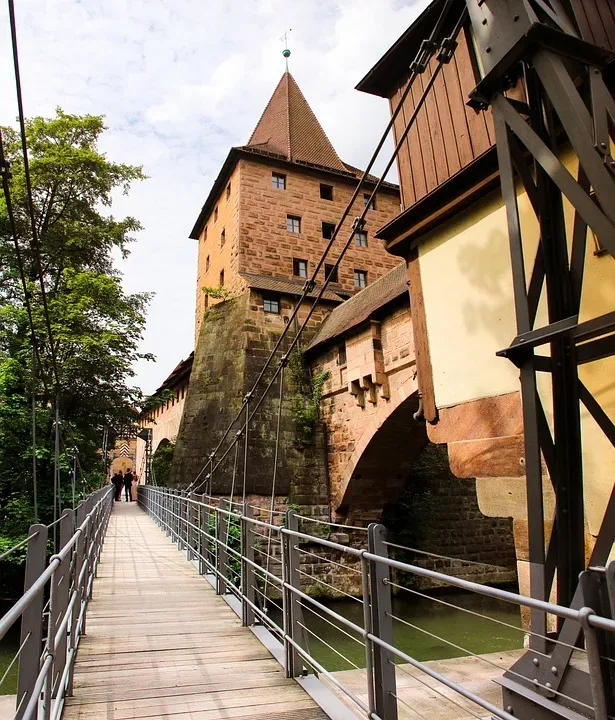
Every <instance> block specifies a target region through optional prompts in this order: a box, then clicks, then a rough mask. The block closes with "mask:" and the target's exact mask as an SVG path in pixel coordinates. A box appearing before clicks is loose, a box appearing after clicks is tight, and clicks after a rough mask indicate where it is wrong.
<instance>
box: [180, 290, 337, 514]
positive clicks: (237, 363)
mask: <svg viewBox="0 0 615 720" xmlns="http://www.w3.org/2000/svg"><path fill="white" fill-rule="evenodd" d="M291 303H292V300H291V299H289V298H283V299H282V314H281V315H279V316H274V315H271V314H266V313H264V312H263V306H262V296H261V295H260V294H259V293H257V292H246V293H243V294H242V295H240V296H238V297H236V298H233V299H232V300H229V301H225V302H222V303H218V304H217V305H215V306H214V307H212V308H210V309H209V310H208V311H207V313H206V314H205V318H204V322H203V325H202V327H201V332H200V335H199V341H198V343H197V347H196V350H195V355H194V363H193V368H192V375H191V379H190V385H189V387H188V393H187V396H186V401H185V406H184V414H183V417H182V422H181V425H180V429H179V433H178V436H177V442H176V447H175V454H174V460H173V466H172V469H171V476H170V484H171V485H173V486H176V487H185V486H187V485H189V484H190V483H191V482H192V481H193V480H194V478H195V477H196V476H197V475H198V474H199V472H201V471H202V470H203V468H204V467H205V465H206V462H207V457H208V455H209V453H210V452H211V451H212V450H213V449H214V448H215V446H216V445H217V443H218V442H219V440H220V438H221V437H222V434H223V432H224V430H225V429H226V427H227V425H228V424H229V422H230V421H231V419H232V418H233V417H234V416H235V415H236V414H237V412H238V410H239V409H240V407H241V404H242V400H243V397H244V395H245V393H246V392H247V391H248V390H249V389H250V388H251V387H252V385H253V383H254V381H255V380H256V377H257V375H258V373H259V372H260V370H261V368H262V367H263V365H264V363H265V360H266V358H267V357H268V355H269V353H270V351H271V349H272V348H273V346H274V344H275V342H276V341H277V339H278V337H279V335H280V332H281V331H282V328H283V327H284V315H288V314H289V312H290V306H291ZM305 311H306V309H304V310H303V311H302V313H301V315H304V313H305ZM326 312H328V311H327V308H326V307H323V309H322V310H319V311H317V312H316V313H315V315H314V318H313V322H314V325H317V324H319V323H320V322H322V319H323V317H324V314H325V313H326ZM280 355H281V352H280V353H279V355H278V358H277V359H279V356H280ZM276 365H277V362H274V363H272V365H271V367H270V368H269V370H268V372H267V373H266V375H265V377H264V378H263V381H262V383H261V385H260V388H259V391H258V392H257V396H256V397H260V393H262V391H263V390H264V388H265V387H266V385H267V383H268V381H269V380H270V379H271V377H272V376H273V372H274V369H275V367H276ZM294 392H295V388H294V385H293V381H292V377H291V376H290V373H289V372H288V371H287V372H286V373H285V383H284V400H283V410H282V422H281V436H280V448H279V458H278V474H277V480H276V495H280V496H285V497H288V499H289V501H290V502H292V503H294V504H297V505H299V506H305V508H306V512H310V513H311V512H312V507H314V506H318V507H322V506H326V505H327V500H328V494H327V482H326V468H325V454H324V453H325V449H324V437H323V434H322V432H321V431H320V429H319V428H317V431H316V433H315V437H314V442H313V444H311V445H310V446H309V447H306V448H302V447H300V446H299V445H298V444H297V442H296V433H295V427H294V422H293V417H292V411H291V405H292V398H293V393H294ZM256 397H255V398H254V399H253V403H255V402H256ZM277 412H278V385H277V381H276V382H275V383H274V386H273V387H272V390H271V391H270V392H269V394H268V395H267V397H266V399H265V400H264V401H263V403H262V405H261V406H260V408H259V410H258V412H257V414H256V415H255V417H254V419H253V421H252V422H251V424H250V428H249V433H248V438H249V439H248V472H247V483H246V492H247V493H250V494H255V495H263V496H265V497H269V496H270V494H271V485H272V475H273V460H274V451H275V436H276V423H277ZM240 426H241V423H237V424H236V426H235V427H234V428H233V430H232V431H231V433H230V435H229V440H232V439H233V438H234V437H235V433H236V432H237V430H239V428H240ZM226 447H227V445H226V444H225V445H224V447H223V448H222V450H221V453H222V452H223V451H224V450H225V449H226ZM234 458H235V453H234V450H233V451H231V452H230V453H229V454H228V456H227V458H226V460H225V461H224V462H223V463H222V464H221V466H220V467H219V469H218V470H217V471H216V472H215V473H214V477H213V482H212V486H211V492H212V493H213V494H222V495H224V494H228V493H230V490H231V486H232V476H233V466H234ZM204 476H205V473H203V474H202V478H204ZM235 482H236V484H235V488H236V489H237V488H241V487H242V482H243V441H241V444H240V452H238V454H237V466H236V481H235ZM327 516H328V513H327Z"/></svg>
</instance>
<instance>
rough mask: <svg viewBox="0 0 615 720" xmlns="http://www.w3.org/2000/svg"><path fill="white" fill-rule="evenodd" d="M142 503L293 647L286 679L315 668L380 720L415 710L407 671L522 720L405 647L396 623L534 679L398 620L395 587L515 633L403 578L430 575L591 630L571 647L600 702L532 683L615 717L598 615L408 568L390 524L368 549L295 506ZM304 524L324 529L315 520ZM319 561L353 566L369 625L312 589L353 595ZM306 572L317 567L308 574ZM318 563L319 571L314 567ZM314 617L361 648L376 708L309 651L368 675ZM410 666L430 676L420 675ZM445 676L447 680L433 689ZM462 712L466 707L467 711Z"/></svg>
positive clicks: (586, 712) (153, 497) (251, 615)
mask: <svg viewBox="0 0 615 720" xmlns="http://www.w3.org/2000/svg"><path fill="white" fill-rule="evenodd" d="M138 501H139V504H140V505H141V507H142V508H143V509H144V510H145V511H146V512H147V513H148V514H149V515H150V516H151V517H152V518H153V519H154V520H155V521H156V522H157V523H158V525H159V526H160V528H161V529H162V530H163V531H165V532H166V534H167V535H168V536H169V537H170V538H171V539H172V540H173V542H175V543H177V545H178V548H179V549H180V550H182V551H185V553H186V556H187V558H188V560H191V561H192V562H194V563H195V564H196V566H197V567H198V570H199V572H200V573H201V574H203V575H205V576H206V577H208V579H209V580H210V582H211V583H212V585H213V586H214V587H215V590H216V592H217V593H218V594H220V595H224V596H226V597H227V598H235V601H234V602H235V606H236V607H239V605H240V614H241V619H242V623H243V625H245V626H254V625H262V626H264V627H265V628H267V629H268V630H269V631H270V632H271V633H272V634H273V635H274V636H275V637H276V638H277V639H278V640H279V641H280V643H282V645H283V649H284V653H283V666H284V670H285V673H286V676H287V677H300V676H302V675H304V674H305V673H306V669H311V670H312V671H313V672H314V673H315V674H317V675H319V676H322V677H324V678H326V679H327V680H328V681H329V682H330V683H332V684H333V685H335V686H336V688H337V689H338V690H339V691H341V692H342V693H344V694H345V695H346V696H347V697H348V698H350V699H351V700H352V703H353V704H354V707H355V709H356V710H357V711H358V712H359V714H360V715H362V716H364V717H367V718H372V720H396V719H397V717H398V710H399V709H400V708H401V707H402V706H403V705H406V704H407V703H406V702H405V701H404V699H403V698H402V697H401V695H400V693H398V690H397V679H396V674H398V673H401V674H412V678H413V679H414V680H415V681H417V682H418V683H419V684H422V685H428V687H429V691H430V692H431V694H432V695H433V693H436V694H437V695H438V696H441V697H442V698H443V702H446V703H447V704H452V705H456V706H460V705H461V707H462V708H463V710H464V711H465V712H467V713H468V715H470V716H474V717H481V716H480V715H477V714H476V712H474V711H472V709H471V708H472V707H473V706H477V707H478V708H479V709H480V711H486V712H487V713H490V714H491V715H492V716H493V717H495V718H500V719H501V720H519V717H520V716H519V715H517V714H515V715H513V713H512V710H511V708H507V709H504V710H503V709H502V708H500V707H498V706H497V705H495V704H494V703H493V702H491V701H489V700H488V699H485V698H484V697H481V696H479V695H478V694H476V693H475V692H473V691H472V690H470V689H468V688H467V687H464V686H462V685H461V684H460V683H459V682H457V681H455V680H452V679H451V678H449V677H447V676H445V675H443V674H442V672H440V671H439V670H438V669H436V668H434V667H433V665H432V664H429V663H426V662H422V661H419V660H417V659H415V658H414V657H412V656H411V655H410V654H409V653H408V652H405V651H404V650H402V649H400V648H399V647H398V646H396V644H395V641H394V632H393V626H394V624H395V623H400V624H403V625H407V626H410V627H411V628H413V629H414V630H416V631H418V632H421V633H426V634H427V635H429V636H431V637H432V638H436V639H438V640H439V641H441V642H442V643H445V644H446V645H448V646H450V647H451V648H454V649H455V650H456V651H463V653H464V654H465V655H468V656H472V657H474V658H477V659H478V660H481V661H484V662H486V663H488V664H489V665H490V666H491V667H492V668H493V669H494V675H497V676H498V677H502V676H504V675H506V674H508V677H511V676H512V677H514V676H518V677H519V678H520V679H521V680H522V681H523V682H524V683H526V684H527V683H528V678H527V676H525V675H522V674H520V673H518V672H516V671H515V670H514V669H511V668H509V667H506V666H503V665H500V664H499V663H497V662H495V661H494V660H493V658H492V657H491V656H490V655H489V656H481V655H479V654H476V653H473V652H472V651H471V650H467V649H466V648H463V647H461V646H459V645H458V644H456V643H454V642H451V641H450V640H448V639H447V638H443V637H439V636H438V635H436V634H434V633H432V632H430V631H427V630H425V629H423V628H421V627H418V626H416V625H414V624H412V623H409V622H408V621H407V620H405V619H404V618H400V617H398V616H396V615H395V614H394V613H393V610H392V588H393V587H394V588H395V589H396V591H407V592H410V593H414V594H416V595H418V596H422V597H425V598H428V597H429V599H430V600H433V601H434V602H435V603H442V604H443V605H449V606H450V607H454V608H455V609H456V610H459V611H461V612H468V613H470V614H472V615H478V616H479V617H481V618H484V619H485V620H486V621H490V622H495V623H498V624H499V625H507V623H506V622H504V621H502V620H501V619H497V618H493V617H489V616H487V615H482V614H481V613H477V612H476V611H474V610H471V609H467V608H464V607H461V606H457V605H453V604H451V603H450V602H447V601H446V600H443V599H441V598H437V597H430V596H427V595H425V594H424V593H421V592H420V591H417V590H416V589H413V588H411V587H407V586H405V585H404V584H402V583H403V580H399V578H400V577H401V578H407V577H409V576H415V577H420V578H425V579H428V580H429V581H432V582H436V583H439V584H444V585H448V586H450V587H453V588H457V589H461V590H466V591H471V592H473V593H476V594H478V595H480V596H483V597H487V598H493V599H496V600H502V601H505V602H508V603H512V604H514V605H516V606H518V607H519V608H528V609H533V610H538V611H541V612H544V613H546V614H548V616H549V617H551V619H552V621H553V622H552V624H553V623H554V622H557V618H561V619H562V620H568V621H573V622H575V623H578V626H579V629H580V630H581V631H582V634H583V642H575V644H574V647H573V646H572V645H569V646H567V647H568V648H572V649H573V650H574V652H575V653H577V654H579V655H581V656H582V662H585V663H586V666H587V668H588V673H589V679H590V683H589V684H590V686H591V695H590V697H589V701H587V700H588V698H585V700H586V701H584V700H583V699H579V697H571V696H569V695H567V694H566V692H565V691H564V690H557V689H556V683H555V682H553V683H551V682H546V681H543V680H541V679H538V678H534V679H533V680H530V681H529V684H530V685H531V689H532V691H534V692H535V693H536V694H540V695H541V696H542V697H544V698H553V699H555V700H556V701H562V702H563V704H564V705H565V706H566V707H567V708H570V709H572V710H574V711H575V712H578V713H579V717H581V716H582V717H595V718H596V720H607V719H608V718H609V717H611V716H610V714H609V713H608V711H607V702H608V692H609V690H608V689H605V685H604V680H605V676H606V675H608V668H607V672H606V673H605V663H607V664H608V663H611V664H612V663H614V662H615V658H611V657H605V656H604V646H605V643H604V639H605V635H608V638H607V639H608V640H609V643H607V644H608V645H609V646H610V641H612V639H613V638H614V637H615V635H612V634H613V633H615V622H614V621H613V620H612V619H610V618H606V617H602V616H600V615H598V614H597V613H595V612H594V611H593V610H591V609H590V608H581V609H579V610H575V609H571V608H567V607H562V606H558V605H555V604H553V603H549V602H544V601H541V600H536V599H532V598H529V597H525V596H523V595H520V594H517V593H513V592H509V591H507V590H503V589H500V588H496V587H490V586H486V585H480V584H477V583H473V582H470V581H468V580H465V579H463V578H460V577H456V576H452V575H447V574H444V573H441V572H437V571H435V570H430V569H427V568H424V567H419V566H417V565H412V564H409V563H406V562H401V561H400V560H397V559H395V558H392V557H389V555H388V551H387V547H388V546H389V543H388V542H387V541H386V537H385V528H384V526H382V525H379V524H372V525H370V526H369V527H368V528H352V529H353V530H363V532H364V534H365V535H366V543H364V544H365V545H366V547H352V546H349V545H343V544H340V543H339V542H333V541H332V540H329V539H327V538H326V537H323V536H322V534H321V535H315V534H312V533H309V532H304V531H302V530H300V529H299V527H300V526H299V520H300V517H301V516H298V515H297V514H296V512H295V511H294V510H288V511H286V512H285V513H279V512H275V513H272V512H270V511H269V510H266V509H263V508H258V510H259V512H260V513H264V514H265V515H267V516H268V521H265V520H262V519H257V518H255V517H254V510H255V508H254V507H253V506H251V505H250V504H249V503H247V502H246V503H240V502H232V501H229V500H228V499H223V498H222V499H221V498H212V497H211V496H206V495H198V496H197V495H195V494H191V495H187V494H186V493H184V492H181V491H175V490H169V489H164V488H159V487H151V486H139V488H138ZM301 519H302V520H304V521H309V520H312V521H313V522H317V521H316V520H313V519H311V518H301ZM303 524H306V523H305V522H304V523H303ZM338 527H341V528H344V527H345V526H338ZM323 534H324V533H323ZM331 553H335V555H336V558H337V559H335V560H334V559H332V558H330V557H324V556H323V554H325V555H327V554H329V555H330V554H331ZM302 558H303V561H302ZM314 558H319V559H320V561H322V562H323V563H330V564H333V565H335V566H336V568H344V571H348V572H349V573H353V574H355V575H356V576H357V583H356V586H357V588H359V591H358V592H357V594H356V597H355V596H354V595H352V597H353V599H354V600H356V602H357V603H360V604H361V605H362V622H361V623H359V622H354V621H352V620H349V619H348V618H346V617H344V616H342V615H341V614H340V613H338V612H336V611H335V610H333V609H331V608H330V607H328V606H327V605H326V604H324V603H323V602H320V601H319V600H318V599H316V598H315V597H312V596H311V595H310V594H308V592H306V589H307V588H306V587H305V580H306V579H310V578H311V582H312V583H314V584H320V585H322V586H323V587H325V588H329V590H334V591H336V592H337V595H338V596H340V597H341V596H344V595H346V594H347V593H345V592H344V591H343V590H342V589H341V588H335V587H333V586H332V585H331V584H330V583H328V582H325V581H324V580H322V578H320V579H319V578H318V577H315V576H314V575H313V574H312V573H310V572H309V568H310V565H309V563H314V562H315V560H314ZM303 567H307V568H308V571H306V570H304V569H303ZM311 567H312V568H314V565H312V566H311ZM394 578H395V579H394ZM396 580H397V581H396ZM302 584H303V585H304V587H303V588H302ZM229 603H230V600H229ZM304 610H306V611H307V612H309V613H310V615H315V616H317V617H318V618H320V621H321V622H325V623H326V624H327V627H329V626H330V627H331V628H332V630H331V632H332V633H333V630H335V631H337V632H339V633H341V634H343V635H344V636H345V637H346V638H349V639H351V640H353V641H354V642H355V643H357V644H359V645H361V646H362V656H363V664H364V666H365V670H364V672H365V690H364V692H363V693H361V695H363V696H364V697H365V698H366V699H367V702H365V701H364V699H362V697H360V695H359V694H357V692H356V691H355V690H353V689H352V688H351V687H349V686H348V685H347V684H346V683H345V682H344V681H343V679H340V677H338V676H337V675H336V674H335V672H332V671H330V670H328V669H327V668H325V667H324V665H323V664H322V663H321V662H319V661H318V660H317V659H316V658H315V657H314V654H313V653H312V652H310V639H311V638H315V639H317V640H318V641H319V642H320V643H323V644H324V645H325V646H326V647H327V648H328V649H329V650H330V651H332V652H333V653H336V654H337V655H339V656H340V657H341V658H343V659H344V660H345V661H346V662H347V663H348V664H349V665H350V667H353V668H356V669H360V668H359V666H358V665H357V664H356V663H355V662H353V661H351V660H350V659H348V658H347V657H346V656H344V655H343V653H341V652H340V651H339V649H337V648H336V647H335V639H333V637H328V638H327V640H325V639H324V638H323V637H318V636H317V635H316V634H315V633H314V631H313V630H312V629H310V627H309V623H306V622H305V620H304V616H303V611H304ZM276 611H277V612H276ZM280 618H281V621H280ZM508 627H510V628H512V629H514V630H518V631H519V632H520V633H522V634H523V636H525V637H528V638H530V640H531V639H532V638H534V637H535V636H536V634H535V633H532V631H531V629H527V628H521V627H516V626H514V625H508ZM542 639H543V640H545V641H546V640H547V639H548V640H549V642H550V643H552V644H554V645H558V644H559V645H562V646H566V643H565V642H564V641H560V640H558V639H556V638H554V637H551V636H550V637H549V638H546V637H544V638H542ZM521 644H522V643H520V645H519V647H521ZM457 654H458V653H457ZM536 655H538V653H536ZM543 659H544V658H543ZM404 664H405V665H404ZM535 664H536V663H535ZM408 666H410V668H412V669H414V670H418V671H420V672H418V673H415V672H409V671H408ZM361 669H362V668H361ZM551 670H553V668H551ZM422 674H424V675H426V676H428V678H430V679H431V682H429V683H428V682H426V681H425V679H423V677H422ZM536 674H537V673H536ZM434 680H435V681H436V683H434V682H433V681H434ZM447 689H448V690H452V691H453V694H452V697H451V693H450V692H445V691H446V690H447ZM457 696H458V697H457ZM536 697H538V695H536ZM456 709H457V710H458V709H459V707H457V708H456ZM410 710H411V711H412V712H413V714H418V715H420V713H417V712H416V710H415V709H414V708H410ZM482 716H484V712H482ZM528 717H529V716H528ZM532 717H533V715H532ZM566 717H568V716H566Z"/></svg>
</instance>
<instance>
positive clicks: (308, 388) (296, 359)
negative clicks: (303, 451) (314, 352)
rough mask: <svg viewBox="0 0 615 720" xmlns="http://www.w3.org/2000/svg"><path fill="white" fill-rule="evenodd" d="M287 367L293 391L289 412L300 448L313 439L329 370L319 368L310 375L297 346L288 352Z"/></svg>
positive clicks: (309, 443) (310, 442)
mask: <svg viewBox="0 0 615 720" xmlns="http://www.w3.org/2000/svg"><path fill="white" fill-rule="evenodd" d="M288 369H289V374H290V377H291V380H292V384H293V389H294V391H295V392H294V395H293V398H292V405H291V412H292V416H293V421H294V424H295V436H296V443H297V445H298V447H300V448H302V447H306V446H307V445H311V444H312V443H313V441H314V434H315V432H316V426H317V425H318V421H319V420H320V401H321V400H322V392H323V387H324V384H325V382H326V381H327V380H328V378H329V371H328V370H321V371H320V372H319V373H316V375H314V376H313V377H310V375H309V373H308V371H307V366H306V363H305V362H304V359H303V355H302V353H301V352H299V350H298V349H297V347H295V348H294V349H293V351H292V352H291V354H290V357H289V359H288Z"/></svg>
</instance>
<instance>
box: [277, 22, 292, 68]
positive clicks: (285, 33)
mask: <svg viewBox="0 0 615 720" xmlns="http://www.w3.org/2000/svg"><path fill="white" fill-rule="evenodd" d="M292 30H293V29H292V28H288V30H285V31H284V35H282V37H281V38H280V40H283V41H284V50H282V55H283V56H284V60H285V62H286V72H288V58H289V57H290V50H289V49H288V33H289V32H292Z"/></svg>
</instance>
